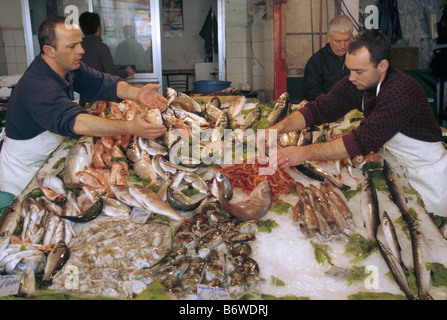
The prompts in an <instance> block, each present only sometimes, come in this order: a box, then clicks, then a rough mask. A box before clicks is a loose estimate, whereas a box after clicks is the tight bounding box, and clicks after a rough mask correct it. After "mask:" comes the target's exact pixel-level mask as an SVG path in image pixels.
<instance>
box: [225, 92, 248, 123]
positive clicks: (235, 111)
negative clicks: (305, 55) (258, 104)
mask: <svg viewBox="0 0 447 320" xmlns="http://www.w3.org/2000/svg"><path fill="white" fill-rule="evenodd" d="M245 101H246V98H245V96H237V97H236V98H234V99H233V100H231V102H230V105H229V107H228V115H229V116H230V117H232V118H236V117H237V116H238V115H239V113H241V111H242V109H243V108H244V105H245Z"/></svg>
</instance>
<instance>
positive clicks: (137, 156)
mask: <svg viewBox="0 0 447 320" xmlns="http://www.w3.org/2000/svg"><path fill="white" fill-rule="evenodd" d="M126 155H127V158H128V159H129V160H130V161H132V162H137V161H138V160H141V159H142V155H141V148H140V145H139V143H138V137H137V136H133V137H132V139H131V140H130V142H129V146H128V147H127V150H126Z"/></svg>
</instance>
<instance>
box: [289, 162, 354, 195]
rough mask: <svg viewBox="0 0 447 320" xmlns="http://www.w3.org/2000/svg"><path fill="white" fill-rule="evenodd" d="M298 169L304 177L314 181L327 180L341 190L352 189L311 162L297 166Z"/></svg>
mask: <svg viewBox="0 0 447 320" xmlns="http://www.w3.org/2000/svg"><path fill="white" fill-rule="evenodd" d="M296 168H297V169H298V171H300V172H301V173H303V174H304V175H306V176H308V177H309V178H312V179H315V180H318V181H322V182H323V181H324V180H325V179H327V180H329V181H330V182H332V183H333V184H334V185H335V186H336V187H337V188H339V189H341V190H349V189H351V187H349V186H347V185H345V184H344V183H343V182H341V181H340V180H338V179H337V178H336V177H334V175H333V174H332V173H330V172H327V171H326V170H324V169H323V168H321V167H320V166H318V165H316V164H314V163H312V162H310V161H306V162H304V163H302V164H299V165H297V166H296Z"/></svg>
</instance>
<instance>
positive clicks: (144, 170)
mask: <svg viewBox="0 0 447 320" xmlns="http://www.w3.org/2000/svg"><path fill="white" fill-rule="evenodd" d="M132 168H133V171H134V172H135V174H136V175H137V176H138V177H140V178H142V179H145V180H149V181H156V180H157V176H158V175H157V172H156V171H155V169H154V166H153V165H152V163H150V162H149V161H147V160H145V159H141V160H138V161H137V162H135V163H134V164H133V166H132Z"/></svg>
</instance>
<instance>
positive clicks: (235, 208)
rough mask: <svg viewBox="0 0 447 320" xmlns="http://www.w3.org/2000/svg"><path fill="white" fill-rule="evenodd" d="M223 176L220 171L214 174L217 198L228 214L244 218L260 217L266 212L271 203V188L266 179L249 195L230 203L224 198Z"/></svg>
mask: <svg viewBox="0 0 447 320" xmlns="http://www.w3.org/2000/svg"><path fill="white" fill-rule="evenodd" d="M224 176H225V174H224V173H222V172H218V173H217V174H216V177H215V179H216V184H217V190H218V197H217V198H218V200H219V203H220V205H221V206H222V209H224V210H225V211H226V212H228V213H229V214H231V215H233V216H235V217H237V218H239V219H244V220H251V219H260V218H262V217H263V216H265V215H266V214H267V212H268V211H269V210H270V206H271V205H272V190H271V188H270V183H269V181H268V180H264V181H263V182H261V183H260V184H259V185H257V186H256V188H254V189H253V191H252V192H251V194H250V196H249V197H248V198H246V199H244V200H242V201H240V202H236V203H230V201H229V200H227V199H226V198H225V190H224V187H225V186H224Z"/></svg>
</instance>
